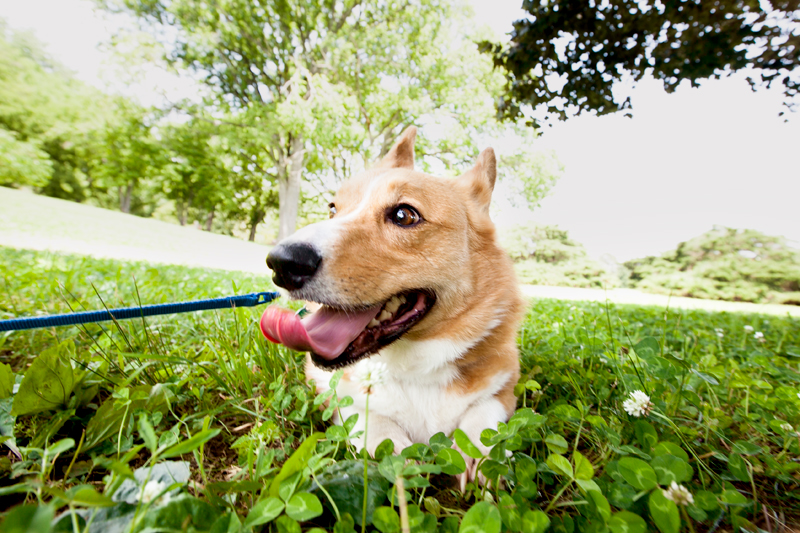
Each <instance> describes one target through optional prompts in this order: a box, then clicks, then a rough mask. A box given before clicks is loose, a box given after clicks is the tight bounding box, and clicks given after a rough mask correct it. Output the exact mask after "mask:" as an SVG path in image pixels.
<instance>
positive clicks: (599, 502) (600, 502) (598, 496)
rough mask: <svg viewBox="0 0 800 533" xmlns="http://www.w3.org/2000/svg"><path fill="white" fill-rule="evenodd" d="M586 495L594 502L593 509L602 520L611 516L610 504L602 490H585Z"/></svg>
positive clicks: (606, 519)
mask: <svg viewBox="0 0 800 533" xmlns="http://www.w3.org/2000/svg"><path fill="white" fill-rule="evenodd" d="M586 497H587V499H588V500H590V501H591V502H592V503H593V504H594V508H595V510H596V511H597V513H598V514H599V515H600V516H602V517H603V520H605V521H608V520H609V519H610V518H611V506H610V505H609V504H608V500H607V499H606V497H605V496H603V493H602V492H600V491H599V490H590V491H587V492H586Z"/></svg>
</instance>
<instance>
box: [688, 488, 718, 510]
mask: <svg viewBox="0 0 800 533" xmlns="http://www.w3.org/2000/svg"><path fill="white" fill-rule="evenodd" d="M694 504H695V505H696V506H698V507H699V508H700V509H702V510H704V511H716V510H717V509H719V501H718V500H717V495H716V494H714V493H713V492H709V491H707V490H700V491H698V492H697V494H695V495H694Z"/></svg>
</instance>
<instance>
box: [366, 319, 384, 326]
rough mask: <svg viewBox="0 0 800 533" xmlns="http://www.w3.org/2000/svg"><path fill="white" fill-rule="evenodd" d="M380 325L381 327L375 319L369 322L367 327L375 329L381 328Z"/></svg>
mask: <svg viewBox="0 0 800 533" xmlns="http://www.w3.org/2000/svg"><path fill="white" fill-rule="evenodd" d="M380 325H381V323H380V322H378V321H377V320H375V319H374V318H373V319H372V320H370V321H369V324H367V326H368V327H371V328H374V327H375V326H380Z"/></svg>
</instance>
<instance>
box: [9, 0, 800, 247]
mask: <svg viewBox="0 0 800 533" xmlns="http://www.w3.org/2000/svg"><path fill="white" fill-rule="evenodd" d="M472 3H473V5H474V7H475V12H476V16H477V20H479V21H483V22H486V23H487V24H489V25H490V26H492V27H493V28H494V29H495V31H496V32H497V33H499V34H503V33H506V32H508V31H510V30H511V22H512V21H513V20H514V19H516V18H519V17H521V16H522V14H523V12H522V11H521V10H520V9H519V7H518V6H519V5H520V3H521V2H520V0H472ZM0 17H2V18H4V19H6V21H7V22H8V23H9V25H10V26H11V27H12V28H14V29H30V30H33V32H34V33H35V34H36V36H37V37H38V38H39V39H40V40H42V41H43V42H45V43H46V44H47V48H48V51H49V52H50V53H51V54H52V55H54V56H55V57H57V58H58V59H59V60H60V61H61V62H62V63H64V64H65V65H67V66H68V67H70V68H71V69H73V70H75V71H76V72H77V73H78V76H79V77H80V78H81V79H83V80H84V81H87V82H89V83H92V84H95V85H97V86H100V87H107V86H111V87H120V80H126V81H127V78H128V76H129V75H130V74H131V73H130V72H125V70H124V69H121V68H120V67H117V66H114V65H113V64H112V63H111V62H110V61H109V60H108V54H107V53H105V52H104V51H102V50H101V49H99V48H98V44H99V43H103V42H106V41H107V40H108V38H109V36H110V34H111V32H112V31H113V30H114V29H115V28H116V27H117V26H118V25H119V24H122V23H123V22H121V21H119V20H107V19H105V18H104V17H103V16H101V15H97V14H95V13H94V12H93V10H92V3H91V2H90V1H87V0H0ZM191 87H192V84H191V83H190V82H182V81H176V80H175V79H174V77H171V76H169V75H166V74H160V73H158V72H157V71H155V70H152V71H148V72H146V73H145V74H144V78H141V79H140V82H139V83H138V84H137V86H136V88H135V89H134V90H133V91H134V93H135V94H136V95H137V96H138V98H139V99H140V100H141V101H142V102H143V103H145V104H151V103H156V102H159V101H160V100H161V94H167V95H185V94H186V92H187V91H190V90H192V89H191ZM620 90H622V91H625V92H628V93H629V94H630V95H631V98H632V101H633V113H634V118H633V119H627V118H625V117H623V116H622V115H612V116H605V117H601V118H597V117H589V116H586V117H579V118H574V119H571V120H569V121H568V122H565V123H558V124H556V125H555V126H554V127H553V128H551V129H547V130H545V132H544V135H543V136H542V139H541V146H542V147H547V148H553V149H554V150H556V152H557V154H558V156H559V158H560V159H561V161H562V162H563V163H564V164H565V166H566V172H565V174H564V176H563V178H562V179H561V181H560V182H559V183H558V184H557V185H556V187H555V188H554V190H553V192H552V194H551V196H550V197H548V198H546V199H545V200H544V202H542V207H541V208H540V209H537V210H536V211H535V212H534V213H530V212H528V211H524V210H515V209H513V208H511V207H510V205H508V204H507V203H506V202H504V201H503V199H502V198H497V200H498V202H499V203H500V205H501V209H500V212H501V215H500V216H499V217H498V220H497V222H498V224H499V225H501V226H504V225H511V224H516V223H519V222H521V221H524V220H536V221H538V222H543V223H548V224H557V225H558V226H560V227H562V228H564V229H567V230H569V232H570V234H571V236H572V237H573V238H574V239H576V240H577V241H579V242H582V243H584V244H585V245H586V247H587V249H588V250H589V252H590V253H592V254H593V255H595V256H599V255H602V254H604V253H610V254H611V255H613V256H615V257H616V258H617V259H618V260H620V261H624V260H627V259H631V258H634V257H641V256H644V255H650V254H657V253H661V252H664V251H667V250H669V249H673V248H674V247H675V246H676V245H677V244H678V242H680V241H682V240H686V239H689V238H691V237H694V236H696V235H699V234H701V233H703V232H704V231H707V230H709V229H711V227H712V226H713V225H714V224H719V225H726V226H731V227H736V228H753V229H757V230H760V231H764V232H766V233H769V234H775V235H784V236H786V237H787V238H789V239H791V240H792V241H795V244H797V243H798V242H800V113H795V114H790V115H789V118H790V122H789V123H784V122H783V119H782V118H779V117H778V113H779V112H780V111H781V110H782V108H781V93H780V91H779V90H775V89H773V90H770V91H767V90H760V91H759V92H757V93H752V92H751V91H750V89H749V87H748V85H747V84H746V82H745V81H744V77H743V76H737V77H734V78H730V79H725V80H719V81H707V82H704V83H703V86H702V87H701V88H699V89H691V88H689V87H681V88H680V89H679V90H678V91H677V92H676V93H674V94H671V95H668V94H666V93H665V92H664V91H663V89H662V88H661V87H660V85H659V84H658V83H657V82H654V81H650V82H645V83H642V84H640V85H639V86H638V87H637V88H635V89H631V88H629V87H620ZM481 148H483V147H481Z"/></svg>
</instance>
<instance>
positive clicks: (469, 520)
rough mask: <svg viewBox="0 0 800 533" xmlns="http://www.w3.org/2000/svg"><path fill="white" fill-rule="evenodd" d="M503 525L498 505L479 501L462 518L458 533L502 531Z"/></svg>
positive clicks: (497, 532) (495, 532)
mask: <svg viewBox="0 0 800 533" xmlns="http://www.w3.org/2000/svg"><path fill="white" fill-rule="evenodd" d="M456 442H458V441H456ZM501 527H502V519H501V517H500V511H499V510H498V509H497V507H495V506H494V505H492V504H491V503H489V502H479V503H476V504H475V505H473V506H472V508H470V510H469V511H467V513H466V514H465V515H464V518H462V519H461V527H459V528H458V533H500V528H501Z"/></svg>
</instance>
